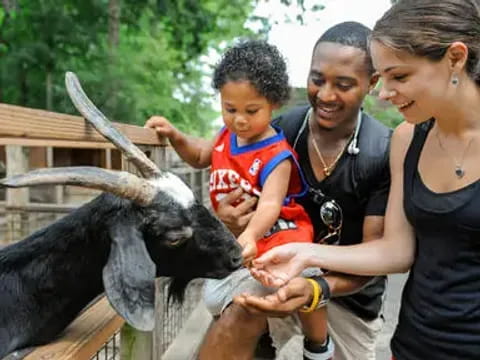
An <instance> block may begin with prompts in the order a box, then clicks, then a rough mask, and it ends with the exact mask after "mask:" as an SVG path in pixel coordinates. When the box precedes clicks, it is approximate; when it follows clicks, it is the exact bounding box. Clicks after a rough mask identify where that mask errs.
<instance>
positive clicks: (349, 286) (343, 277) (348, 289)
mask: <svg viewBox="0 0 480 360" xmlns="http://www.w3.org/2000/svg"><path fill="white" fill-rule="evenodd" d="M384 218H385V217H384V216H366V217H365V221H364V222H363V239H362V242H369V241H372V240H376V239H380V238H382V237H383V228H384ZM324 277H325V280H327V282H328V285H329V287H330V292H331V295H332V297H337V296H346V295H351V294H354V293H356V292H358V291H360V290H361V289H362V288H363V287H365V286H366V285H367V284H368V283H369V282H370V281H371V280H372V279H373V278H374V277H373V276H359V275H349V274H342V273H337V272H330V273H327V274H326V275H325V276H324Z"/></svg>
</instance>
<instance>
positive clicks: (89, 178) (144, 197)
mask: <svg viewBox="0 0 480 360" xmlns="http://www.w3.org/2000/svg"><path fill="white" fill-rule="evenodd" d="M56 184H63V185H77V186H83V187H88V188H93V189H99V190H103V191H108V192H111V193H113V194H115V195H118V196H120V197H123V198H126V199H130V200H132V201H134V202H136V203H138V204H140V205H148V204H150V203H151V201H152V200H153V198H154V197H155V195H156V193H157V191H156V189H155V187H154V185H153V184H152V183H150V182H149V181H148V180H145V179H142V178H139V177H138V176H135V175H133V174H131V173H129V172H125V171H112V170H105V169H101V168H96V167H90V166H76V167H59V168H49V169H39V170H33V171H30V172H28V173H26V174H23V175H14V176H11V177H8V178H4V179H0V187H12V188H18V187H26V186H34V185H56Z"/></svg>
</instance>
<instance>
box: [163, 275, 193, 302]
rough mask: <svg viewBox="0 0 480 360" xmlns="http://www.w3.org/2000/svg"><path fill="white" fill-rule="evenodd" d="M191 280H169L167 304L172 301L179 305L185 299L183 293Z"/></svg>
mask: <svg viewBox="0 0 480 360" xmlns="http://www.w3.org/2000/svg"><path fill="white" fill-rule="evenodd" d="M190 280H191V279H183V278H170V283H169V284H168V302H170V301H172V300H173V301H174V302H176V303H179V304H181V303H182V302H183V300H184V298H185V291H186V290H187V286H188V283H189V282H190Z"/></svg>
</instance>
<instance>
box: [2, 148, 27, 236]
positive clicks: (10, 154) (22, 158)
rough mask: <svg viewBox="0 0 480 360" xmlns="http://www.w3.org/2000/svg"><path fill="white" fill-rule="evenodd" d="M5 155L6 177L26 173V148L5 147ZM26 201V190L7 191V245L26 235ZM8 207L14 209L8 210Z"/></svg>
mask: <svg viewBox="0 0 480 360" xmlns="http://www.w3.org/2000/svg"><path fill="white" fill-rule="evenodd" d="M5 154H6V160H7V161H6V170H7V176H12V175H17V174H23V173H26V172H27V171H28V154H29V149H28V148H26V147H22V146H19V145H6V146H5ZM28 201H29V189H28V188H21V189H7V192H6V209H5V213H6V219H7V238H6V240H7V243H8V242H13V241H17V240H20V239H22V238H23V237H24V236H25V235H26V234H27V233H28V214H27V212H26V211H25V207H26V205H27V203H28ZM9 207H13V208H14V209H9ZM22 207H23V210H22V209H21V208H22Z"/></svg>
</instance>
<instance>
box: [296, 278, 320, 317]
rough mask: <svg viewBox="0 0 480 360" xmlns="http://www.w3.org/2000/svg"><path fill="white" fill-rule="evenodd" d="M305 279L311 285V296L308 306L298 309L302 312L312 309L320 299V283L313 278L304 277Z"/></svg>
mask: <svg viewBox="0 0 480 360" xmlns="http://www.w3.org/2000/svg"><path fill="white" fill-rule="evenodd" d="M305 280H307V281H308V282H309V283H310V285H312V288H313V298H312V303H311V304H310V306H308V307H307V306H304V307H302V308H301V309H300V310H299V311H300V312H303V313H309V312H312V311H314V310H315V309H316V308H317V305H318V302H319V300H320V285H318V283H317V282H316V281H315V280H313V279H305Z"/></svg>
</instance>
